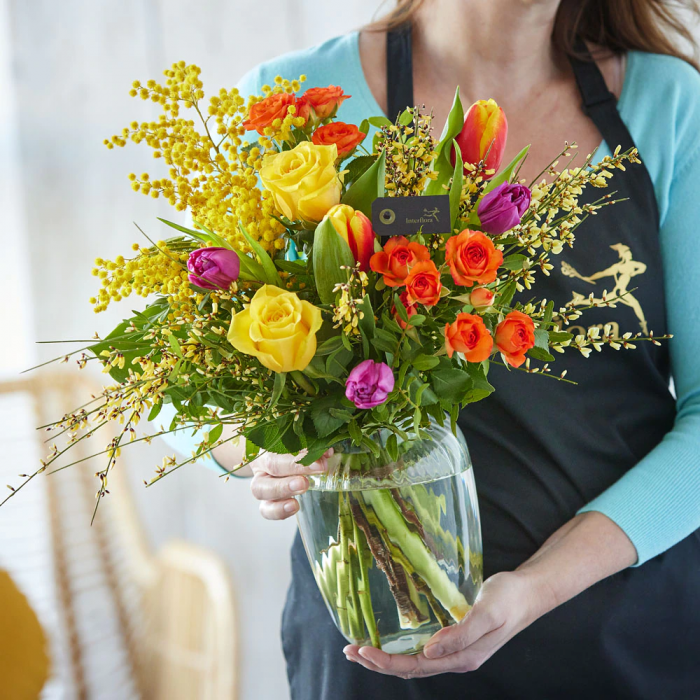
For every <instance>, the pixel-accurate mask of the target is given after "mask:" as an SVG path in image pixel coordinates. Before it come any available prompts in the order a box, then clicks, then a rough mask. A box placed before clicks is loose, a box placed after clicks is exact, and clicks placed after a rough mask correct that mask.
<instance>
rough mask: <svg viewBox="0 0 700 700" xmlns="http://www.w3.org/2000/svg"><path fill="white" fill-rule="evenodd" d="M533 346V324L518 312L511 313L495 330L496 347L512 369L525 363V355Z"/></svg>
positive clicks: (528, 318) (527, 317)
mask: <svg viewBox="0 0 700 700" xmlns="http://www.w3.org/2000/svg"><path fill="white" fill-rule="evenodd" d="M534 345H535V324H534V323H533V321H532V319H531V318H530V317H529V316H527V315H526V314H524V313H522V312H520V311H511V312H510V313H509V314H508V315H507V316H506V317H505V318H504V319H503V320H502V321H501V322H500V323H499V324H498V327H497V328H496V347H497V348H498V349H499V351H500V352H501V353H502V354H503V356H504V358H505V361H506V362H507V363H508V364H509V365H512V366H513V367H520V365H522V364H523V362H525V353H526V352H527V351H528V350H529V349H530V348H532V347H534Z"/></svg>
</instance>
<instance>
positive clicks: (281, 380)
mask: <svg viewBox="0 0 700 700" xmlns="http://www.w3.org/2000/svg"><path fill="white" fill-rule="evenodd" d="M286 381H287V374H286V372H276V373H275V384H274V386H273V388H272V396H271V397H270V404H269V406H268V408H274V407H275V406H276V405H277V402H278V401H279V399H280V396H282V391H283V390H284V385H285V383H286Z"/></svg>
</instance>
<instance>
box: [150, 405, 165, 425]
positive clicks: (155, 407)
mask: <svg viewBox="0 0 700 700" xmlns="http://www.w3.org/2000/svg"><path fill="white" fill-rule="evenodd" d="M161 408H163V402H162V401H158V402H157V403H154V404H153V406H151V410H150V412H149V414H148V420H149V421H154V420H155V419H156V418H157V417H158V414H159V413H160V409H161Z"/></svg>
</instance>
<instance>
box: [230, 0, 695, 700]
mask: <svg viewBox="0 0 700 700" xmlns="http://www.w3.org/2000/svg"><path fill="white" fill-rule="evenodd" d="M690 4H691V5H692V9H694V10H695V11H697V9H698V8H697V7H696V4H695V3H690ZM669 29H672V30H676V31H679V32H681V33H682V34H684V35H686V34H687V32H685V31H684V30H683V25H682V24H681V23H680V21H679V20H677V19H675V18H674V16H673V15H672V14H671V13H670V11H669V10H667V9H666V8H665V6H664V4H663V3H662V2H661V1H660V0H610V1H606V0H562V2H561V3H560V2H558V0H425V1H424V2H420V0H399V3H398V7H397V9H396V11H395V12H394V13H392V14H391V15H390V17H389V18H388V20H386V21H385V22H381V23H380V24H379V25H377V26H373V27H370V28H368V29H367V30H364V31H362V32H360V33H359V34H358V33H354V34H350V35H347V36H344V37H341V38H338V39H334V40H332V41H330V42H327V43H326V44H323V45H322V46H320V47H317V48H314V49H311V50H309V51H304V52H300V53H296V54H292V55H288V56H284V57H282V58H280V59H277V60H274V61H272V62H270V63H268V64H264V65H263V66H260V67H259V68H257V69H256V70H254V71H253V72H252V73H250V74H249V75H248V76H246V78H245V79H244V80H243V82H242V84H241V85H240V89H241V92H242V93H243V94H247V93H253V92H259V90H260V87H261V86H262V85H263V84H265V83H271V82H272V81H273V80H274V76H275V75H277V74H282V75H284V76H285V77H288V78H293V77H296V76H298V75H299V74H301V73H305V74H306V75H307V76H308V81H307V83H306V85H307V86H316V85H318V86H325V85H328V84H329V83H333V84H336V85H341V86H342V87H343V89H344V90H345V92H346V93H349V94H351V95H352V96H353V97H352V99H351V100H348V101H346V102H345V103H344V104H343V106H342V107H341V110H340V113H339V117H340V119H344V120H345V121H348V122H354V123H356V124H359V121H360V120H361V118H362V117H363V116H366V115H370V114H378V113H380V112H385V113H386V114H388V116H389V117H390V118H392V119H393V118H394V117H395V116H396V115H397V113H398V112H399V111H401V110H402V109H403V108H404V107H405V106H407V104H414V103H415V104H426V105H428V106H429V108H432V110H433V112H434V115H435V124H436V128H437V129H439V128H440V127H441V125H442V124H443V123H444V120H445V117H446V115H447V112H448V110H449V107H450V103H451V99H452V95H453V93H454V88H455V86H456V85H457V84H459V85H460V87H461V94H462V99H463V102H465V104H469V103H470V102H472V101H474V100H476V99H479V98H490V97H493V98H494V99H496V101H497V102H498V103H499V104H500V105H501V106H502V107H503V108H504V109H505V112H506V114H507V116H508V120H509V148H510V151H511V152H510V153H506V156H505V161H504V162H508V161H509V160H510V157H512V156H513V155H515V151H516V149H517V148H518V147H520V146H521V145H522V144H523V143H532V148H531V151H530V158H529V160H528V162H527V164H526V165H525V168H524V169H523V170H522V171H521V176H522V177H525V178H528V177H531V176H534V175H535V174H536V173H537V172H538V171H539V170H540V169H541V167H542V166H543V164H545V163H547V162H548V161H549V159H550V157H551V155H552V154H553V153H556V152H557V151H558V149H559V147H560V146H561V145H562V144H563V142H564V141H565V140H569V141H571V140H575V141H576V142H577V143H578V144H579V150H580V152H581V154H582V156H583V155H585V154H586V153H590V152H591V151H593V150H594V149H595V148H596V147H597V146H599V145H600V144H601V141H603V144H602V146H601V148H600V150H599V153H598V157H601V156H602V155H603V154H604V153H608V152H610V150H612V149H614V148H615V147H616V146H617V145H621V146H622V148H623V149H625V148H628V147H631V146H633V145H636V146H637V147H638V148H639V150H640V153H641V157H642V159H643V161H644V165H642V166H635V167H630V168H628V169H627V171H626V172H624V173H618V174H617V175H616V177H615V182H614V189H616V191H617V195H616V196H617V197H620V198H626V199H627V200H628V201H627V202H624V203H621V204H618V205H617V206H615V207H613V208H611V209H607V210H604V211H603V212H601V214H600V215H599V216H598V217H596V218H595V219H593V220H592V221H588V222H586V223H585V224H584V226H583V227H582V228H581V229H580V230H579V234H578V241H577V244H576V247H575V249H574V250H573V251H567V252H565V253H563V254H562V256H560V259H559V260H558V262H557V264H558V265H561V267H558V268H557V269H555V270H553V271H552V274H551V275H550V276H549V277H546V278H545V277H542V278H540V279H539V280H538V287H537V289H538V295H540V296H544V297H547V298H550V299H555V301H556V302H558V303H561V304H563V303H565V302H567V301H569V300H571V299H572V295H573V298H574V299H576V298H577V297H576V295H578V296H579V297H581V296H582V295H583V297H588V295H589V294H590V293H591V292H593V293H594V295H595V296H597V297H600V296H601V293H602V292H603V291H604V290H606V289H607V290H610V289H612V288H613V287H615V285H616V284H618V285H619V284H620V279H622V278H624V277H625V275H626V276H627V277H629V278H631V277H634V279H633V280H632V279H628V280H627V282H628V283H629V287H628V291H629V293H630V294H632V293H633V296H631V297H630V299H629V300H628V301H627V302H626V303H618V304H617V305H616V306H615V307H614V308H603V309H599V310H594V311H591V312H588V313H587V314H586V315H584V317H583V318H582V320H581V322H582V323H584V324H585V325H584V326H582V327H581V329H580V330H579V331H578V332H585V331H586V330H587V329H588V328H589V327H590V326H594V325H601V326H602V324H607V323H614V324H617V327H618V328H619V330H620V333H621V334H622V333H624V332H628V331H629V332H633V333H636V332H638V331H639V330H640V328H641V326H642V324H644V326H645V327H648V328H649V329H650V330H651V331H653V332H654V333H655V334H657V335H660V334H663V333H667V332H668V333H673V335H674V339H673V340H672V341H671V342H670V343H662V344H661V346H660V347H657V346H655V345H653V344H651V343H648V344H645V347H643V348H640V349H637V350H635V351H634V352H630V351H627V352H618V353H615V352H614V351H612V350H610V349H607V350H606V351H604V352H603V353H601V354H600V355H596V356H595V357H592V358H591V359H589V360H584V359H583V358H582V357H580V356H578V355H577V354H576V355H575V354H574V353H570V354H567V356H566V357H564V358H563V359H561V360H558V361H557V367H558V368H559V367H562V368H563V369H567V370H568V371H569V375H570V376H571V375H574V376H576V377H578V378H580V380H581V383H580V385H579V386H577V387H572V386H570V385H567V384H565V383H562V382H550V381H545V380H543V379H538V378H536V377H530V376H529V375H527V374H524V373H518V372H511V373H509V374H508V375H507V376H506V370H504V369H503V370H502V371H501V372H498V370H499V369H502V368H494V371H493V372H492V373H491V374H490V376H489V380H490V381H492V383H493V384H494V385H495V386H496V392H495V394H493V395H492V396H491V397H490V398H489V399H487V400H485V401H482V402H480V403H478V404H475V405H473V406H469V408H468V409H467V410H465V411H464V413H463V415H462V416H461V418H460V426H461V428H462V430H463V432H464V434H465V436H466V438H467V442H468V444H469V446H470V450H471V453H472V458H473V461H474V464H475V475H476V480H477V487H478V491H479V498H480V509H481V516H482V527H483V533H484V565H485V574H486V576H487V580H486V582H485V584H484V586H483V589H482V591H481V594H480V597H479V599H478V601H477V603H476V605H475V606H474V608H473V609H472V611H471V612H470V613H469V614H468V615H467V617H466V618H465V619H464V620H463V621H462V623H460V624H459V625H456V626H454V627H452V628H448V629H444V630H441V631H440V632H439V633H438V634H436V635H435V637H434V638H433V639H432V640H431V641H430V642H429V644H428V646H426V648H425V651H424V652H423V653H422V654H419V655H416V656H391V655H389V654H386V653H384V652H382V651H380V650H377V649H373V648H362V649H359V648H357V647H355V646H345V647H344V642H343V640H342V637H341V636H340V634H339V633H338V632H337V631H336V629H335V628H334V627H333V624H332V622H331V618H330V616H329V615H328V613H327V611H326V609H325V607H324V604H323V601H322V599H321V596H320V594H319V592H318V590H317V588H316V585H315V583H314V580H313V576H312V573H311V570H310V568H309V565H308V562H307V561H306V556H305V554H304V551H303V547H302V545H301V543H300V541H299V538H298V537H297V540H296V542H295V544H294V548H293V554H292V559H293V583H292V586H291V589H290V592H289V597H288V601H287V606H286V609H285V614H284V620H283V643H284V650H285V654H286V656H287V662H288V669H289V679H290V684H291V688H292V696H293V698H295V700H301V699H302V698H303V699H309V700H326V699H328V700H331V699H332V700H344V699H350V698H361V697H364V698H368V699H369V698H381V699H382V700H388V699H390V698H403V699H414V698H415V699H416V700H417V699H421V700H423V699H427V698H438V697H445V698H447V697H450V698H470V699H477V698H489V699H490V700H497V699H499V698H517V699H518V700H523V699H525V698H533V699H535V698H536V699H537V700H543V699H552V698H554V699H558V698H591V697H603V698H660V697H662V698H679V699H680V698H700V670H699V668H698V665H697V658H698V639H700V604H698V603H697V596H698V591H700V537H699V536H698V533H697V532H694V531H695V530H696V529H697V528H698V527H700V363H698V362H697V361H696V359H695V348H696V347H698V346H700V312H699V311H698V305H697V302H696V301H695V295H696V293H697V291H698V289H700V263H699V262H698V257H699V256H698V253H697V245H696V246H695V247H693V246H692V242H696V241H698V240H700V239H699V238H698V236H697V234H696V231H697V229H698V222H697V218H698V213H700V212H699V211H698V199H697V197H696V194H695V187H696V184H695V183H696V182H697V181H698V180H699V179H700V139H699V138H698V136H697V134H699V133H700V76H699V75H698V74H697V72H696V69H695V68H694V67H693V66H692V65H690V64H689V63H688V62H686V61H684V60H682V58H680V57H679V56H678V54H677V51H676V50H675V49H674V45H673V44H672V43H671V42H670V41H669V40H668V39H667V38H666V32H667V30H669ZM686 38H687V36H686ZM584 41H585V42H586V43H584ZM587 46H588V47H589V48H590V49H591V50H592V51H593V54H594V55H595V58H596V61H595V62H593V61H592V60H590V55H587V48H586V47H587ZM660 54H666V55H660ZM568 59H570V60H568ZM615 98H618V99H619V102H618V101H617V100H616V99H615ZM623 268H624V269H623ZM621 276H622V277H621ZM623 281H624V280H623ZM632 300H634V303H631V301H632ZM670 374H672V375H673V378H674V380H675V390H676V392H677V402H676V403H675V404H674V400H673V396H672V394H671V393H670V391H669V388H668V384H669V377H670ZM216 456H217V459H218V461H219V462H221V463H222V464H223V465H224V466H226V465H227V464H228V465H231V464H233V461H232V457H231V455H229V454H227V452H226V450H225V448H222V450H221V451H220V452H218V453H217V455H216ZM324 466H325V465H324V461H323V460H321V462H320V463H318V464H316V465H314V466H312V467H311V468H304V467H301V466H299V465H297V464H295V462H294V458H293V457H287V456H279V455H269V456H264V457H262V458H261V459H259V460H258V461H257V462H256V463H255V465H254V466H253V471H254V473H255V476H254V478H253V481H252V490H253V494H254V495H255V497H256V498H258V499H260V500H261V511H262V514H263V516H264V517H266V518H270V519H281V518H286V517H289V516H291V515H293V514H294V513H295V512H296V510H297V507H298V506H297V502H296V501H295V500H294V499H293V495H294V494H298V493H301V492H303V491H304V490H305V489H306V488H307V487H308V480H307V478H306V475H307V474H308V473H310V472H311V471H313V470H314V469H316V470H321V469H323V468H324ZM342 651H344V653H345V656H346V657H347V659H348V660H346V658H345V657H344V656H343V654H342V653H341V652H342ZM464 672H469V673H466V674H464ZM455 674H463V675H455ZM404 679H411V680H410V681H408V682H407V681H406V680H404Z"/></svg>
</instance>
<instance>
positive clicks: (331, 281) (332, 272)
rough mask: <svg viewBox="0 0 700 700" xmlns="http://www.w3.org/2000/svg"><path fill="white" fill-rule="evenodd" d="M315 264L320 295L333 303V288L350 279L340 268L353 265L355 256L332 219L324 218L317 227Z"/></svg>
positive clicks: (325, 301)
mask: <svg viewBox="0 0 700 700" xmlns="http://www.w3.org/2000/svg"><path fill="white" fill-rule="evenodd" d="M313 265H314V276H315V278H316V290H317V291H318V296H319V297H320V298H321V301H322V302H323V303H324V304H332V303H333V302H334V301H335V292H334V291H333V288H334V287H335V285H336V284H342V283H343V282H347V280H348V275H347V271H346V270H341V269H340V268H341V266H346V267H353V266H354V265H355V258H354V257H353V255H352V252H351V250H350V247H349V246H348V244H347V243H346V242H345V240H344V239H343V237H342V236H340V234H339V233H338V232H337V231H336V230H335V228H334V227H333V223H332V222H331V220H330V219H324V220H323V221H322V222H321V223H320V224H319V225H318V226H317V227H316V233H315V234H314V245H313Z"/></svg>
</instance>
